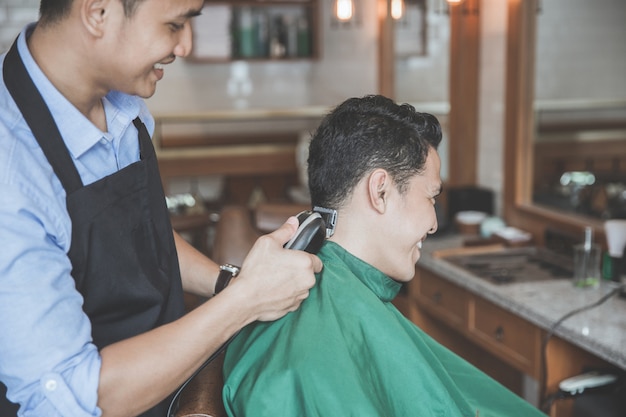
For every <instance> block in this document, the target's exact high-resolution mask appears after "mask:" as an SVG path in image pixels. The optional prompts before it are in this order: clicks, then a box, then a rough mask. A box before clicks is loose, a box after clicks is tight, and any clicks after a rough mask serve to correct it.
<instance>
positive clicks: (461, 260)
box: [442, 247, 574, 284]
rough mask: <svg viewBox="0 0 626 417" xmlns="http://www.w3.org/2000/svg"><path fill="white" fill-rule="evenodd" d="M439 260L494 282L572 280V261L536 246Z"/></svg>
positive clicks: (450, 256)
mask: <svg viewBox="0 0 626 417" xmlns="http://www.w3.org/2000/svg"><path fill="white" fill-rule="evenodd" d="M442 259H444V260H446V261H448V262H450V263H452V264H454V265H456V266H458V267H460V268H462V269H464V270H466V271H467V272H470V273H471V274H473V275H476V276H477V277H479V278H482V279H485V280H488V281H490V282H492V283H494V284H511V283H522V282H533V281H546V280H554V279H572V277H573V270H574V268H573V260H572V259H571V258H569V257H567V256H564V255H561V254H559V253H556V252H553V251H551V250H549V249H545V248H540V247H523V248H506V249H502V250H498V251H495V252H494V251H490V252H487V253H474V254H463V255H449V256H445V257H443V258H442Z"/></svg>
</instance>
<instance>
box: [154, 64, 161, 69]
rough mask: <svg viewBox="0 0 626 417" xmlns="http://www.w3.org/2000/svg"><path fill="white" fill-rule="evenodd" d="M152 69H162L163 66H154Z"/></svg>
mask: <svg viewBox="0 0 626 417" xmlns="http://www.w3.org/2000/svg"><path fill="white" fill-rule="evenodd" d="M154 69H163V64H154Z"/></svg>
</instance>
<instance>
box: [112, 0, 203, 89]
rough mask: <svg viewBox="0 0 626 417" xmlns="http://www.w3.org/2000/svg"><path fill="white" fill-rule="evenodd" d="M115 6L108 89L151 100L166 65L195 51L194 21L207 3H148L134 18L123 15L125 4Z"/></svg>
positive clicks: (147, 0) (156, 0)
mask: <svg viewBox="0 0 626 417" xmlns="http://www.w3.org/2000/svg"><path fill="white" fill-rule="evenodd" d="M111 3H112V6H111V7H112V9H110V10H111V13H114V16H113V18H111V19H110V22H111V24H110V25H109V26H108V28H107V30H108V32H107V36H108V37H107V42H108V44H107V46H108V54H109V55H110V56H109V57H108V59H109V60H110V63H109V64H106V67H107V71H108V73H107V74H105V76H106V77H107V79H108V80H109V83H111V84H112V85H109V86H108V89H110V90H118V91H123V92H125V93H128V94H135V95H139V96H141V97H144V98H147V97H150V96H152V95H153V94H154V92H155V90H156V84H157V82H158V81H159V80H161V79H162V78H163V76H164V72H165V68H164V66H165V65H167V64H171V63H172V62H174V60H175V59H176V57H184V56H186V55H188V54H189V52H190V51H191V46H192V41H191V33H192V31H191V27H190V19H191V17H192V16H194V15H197V14H198V13H199V11H200V10H201V8H202V5H203V0H144V1H143V2H141V3H139V5H138V7H137V10H136V11H135V13H134V14H133V15H132V16H131V17H130V18H128V17H126V16H124V15H123V10H122V6H121V2H119V1H118V2H111ZM116 3H117V5H115V4H116Z"/></svg>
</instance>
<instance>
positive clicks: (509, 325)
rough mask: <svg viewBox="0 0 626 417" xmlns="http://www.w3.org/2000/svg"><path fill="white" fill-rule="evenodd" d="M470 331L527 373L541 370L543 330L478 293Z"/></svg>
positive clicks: (532, 374)
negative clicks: (479, 295)
mask: <svg viewBox="0 0 626 417" xmlns="http://www.w3.org/2000/svg"><path fill="white" fill-rule="evenodd" d="M472 301H473V313H474V314H472V318H473V320H471V321H470V324H469V329H468V330H469V333H470V335H471V337H472V338H473V339H474V341H476V343H478V344H480V345H481V346H483V347H484V348H485V349H487V350H489V351H490V352H491V353H493V354H494V355H496V356H498V357H499V358H500V359H502V360H504V361H506V362H508V363H509V364H511V365H512V366H513V367H514V368H516V369H519V370H520V371H522V372H524V373H525V374H528V375H531V376H533V377H535V378H537V379H538V378H539V377H540V374H541V369H540V363H541V362H540V359H541V337H542V334H541V330H540V329H539V328H538V327H536V326H534V325H532V324H531V323H529V322H528V321H526V320H524V319H522V318H520V317H518V316H516V315H514V314H511V313H509V312H507V311H504V310H502V309H501V308H499V307H497V306H495V305H493V304H492V303H490V302H488V301H485V300H483V299H482V298H479V297H474V298H473V299H472Z"/></svg>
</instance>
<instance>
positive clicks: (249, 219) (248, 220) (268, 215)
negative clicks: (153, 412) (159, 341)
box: [175, 203, 310, 417]
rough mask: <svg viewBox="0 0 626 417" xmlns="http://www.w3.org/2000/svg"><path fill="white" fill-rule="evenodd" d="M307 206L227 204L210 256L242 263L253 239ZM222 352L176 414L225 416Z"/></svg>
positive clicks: (185, 395) (184, 394) (187, 391)
mask: <svg viewBox="0 0 626 417" xmlns="http://www.w3.org/2000/svg"><path fill="white" fill-rule="evenodd" d="M307 209H310V207H308V206H306V205H301V204H270V203H262V204H260V205H258V206H257V207H256V208H255V209H249V208H247V207H244V206H226V207H224V208H223V209H222V210H221V213H220V219H219V221H218V223H217V225H216V226H215V236H214V241H213V253H212V259H213V260H214V261H215V262H217V263H218V264H224V263H231V264H234V265H241V264H242V263H243V260H244V258H245V257H246V255H247V253H248V252H249V251H250V249H251V248H252V245H254V242H255V241H256V239H257V238H258V237H259V236H261V235H262V234H266V233H269V232H272V231H273V230H276V229H277V228H278V227H280V226H281V225H282V224H283V223H284V222H285V220H287V218H288V217H289V216H292V215H296V214H298V213H299V212H300V211H302V210H307ZM223 363H224V353H221V354H220V355H218V356H217V357H216V358H215V359H213V360H212V361H211V362H210V363H209V364H208V365H207V366H206V367H205V368H204V369H203V370H202V371H200V373H198V375H197V376H196V377H195V378H194V379H193V380H192V381H190V382H189V384H188V385H187V386H186V387H185V389H184V390H183V392H182V393H181V396H180V400H179V407H178V410H177V411H176V413H175V417H191V416H210V417H225V416H226V411H225V410H224V405H223V403H222V386H223V383H224V381H223V378H222V365H223Z"/></svg>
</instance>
